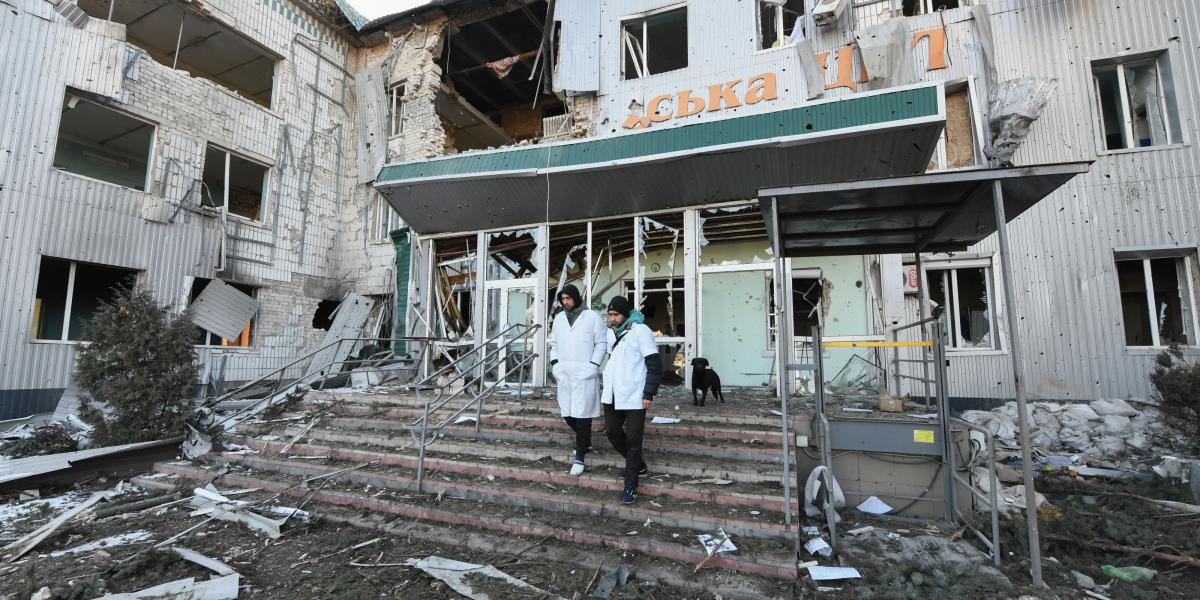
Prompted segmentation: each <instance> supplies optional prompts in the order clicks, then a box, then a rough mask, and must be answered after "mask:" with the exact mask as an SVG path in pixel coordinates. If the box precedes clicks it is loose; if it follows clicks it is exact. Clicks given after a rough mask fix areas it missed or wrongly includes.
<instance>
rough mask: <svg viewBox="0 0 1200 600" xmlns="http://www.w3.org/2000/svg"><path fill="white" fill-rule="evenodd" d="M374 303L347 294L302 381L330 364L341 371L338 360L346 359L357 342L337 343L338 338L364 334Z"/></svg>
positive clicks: (368, 299)
mask: <svg viewBox="0 0 1200 600" xmlns="http://www.w3.org/2000/svg"><path fill="white" fill-rule="evenodd" d="M373 304H374V301H372V300H371V299H370V298H364V297H362V296H359V295H358V294H355V293H353V292H351V293H349V294H346V298H345V299H344V300H342V303H341V304H340V305H339V306H338V309H337V314H335V315H334V317H333V324H332V325H330V327H329V331H327V332H326V333H325V339H323V340H321V346H320V348H323V350H321V351H320V352H318V353H317V354H316V356H313V359H312V362H310V363H309V364H308V369H306V370H305V371H304V377H302V378H301V381H304V382H308V381H311V377H312V376H313V375H316V374H318V373H320V372H321V371H322V370H324V369H326V368H327V367H329V366H330V365H333V366H332V369H331V370H333V371H340V370H341V366H340V365H338V364H336V363H337V362H338V361H342V360H345V359H346V357H347V356H349V355H350V352H351V351H353V350H354V347H355V344H354V343H352V342H347V343H345V344H335V343H334V342H337V341H338V340H343V339H347V338H356V337H362V336H363V327H365V326H366V324H367V319H368V318H370V316H371V306H372V305H373Z"/></svg>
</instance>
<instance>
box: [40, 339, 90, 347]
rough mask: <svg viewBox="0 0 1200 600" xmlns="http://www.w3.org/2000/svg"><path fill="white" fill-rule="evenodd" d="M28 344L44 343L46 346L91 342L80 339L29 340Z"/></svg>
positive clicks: (75, 344) (84, 344) (80, 344)
mask: <svg viewBox="0 0 1200 600" xmlns="http://www.w3.org/2000/svg"><path fill="white" fill-rule="evenodd" d="M29 343H30V344H46V345H48V346H86V345H88V344H90V343H91V342H85V341H82V340H29Z"/></svg>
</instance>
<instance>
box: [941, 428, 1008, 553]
mask: <svg viewBox="0 0 1200 600" xmlns="http://www.w3.org/2000/svg"><path fill="white" fill-rule="evenodd" d="M951 422H952V423H953V424H954V425H957V426H959V427H962V429H960V430H959V431H962V430H967V431H978V432H979V433H981V434H983V437H984V441H985V446H986V447H987V456H985V457H984V462H986V463H987V471H988V493H987V495H986V496H985V495H984V494H983V492H981V491H979V488H978V487H977V486H976V485H974V484H973V483H971V474H972V466H973V465H974V464H975V460H974V458H971V459H969V460H967V461H966V463H965V466H966V470H967V477H966V478H965V479H964V478H963V477H962V476H961V475H959V472H958V466H957V464H955V460H954V449H955V445H954V438H953V437H951V438H949V440H948V441H947V444H946V445H947V446H949V447H950V467H951V468H950V473H951V478H952V479H953V481H954V482H957V483H961V484H962V485H964V486H966V487H967V489H969V490H971V495H972V496H974V497H975V498H976V499H977V500H979V501H980V502H982V503H984V504H985V505H986V506H987V507H988V512H990V513H991V518H992V537H991V539H988V537H987V536H986V535H984V534H983V532H981V531H979V529H977V528H975V526H974V525H972V524H971V521H970V520H968V519H967V517H966V516H965V515H964V514H963V512H962V510H961V509H960V507H959V502H958V488H957V487H951V503H950V504H951V506H953V507H954V516H955V518H956V519H958V520H960V521H961V522H962V523H963V524H964V525H965V526H966V527H967V529H970V530H971V533H974V534H975V537H977V538H979V541H980V542H982V543H983V545H984V547H986V548H987V549H988V553H989V554H990V555H991V558H992V563H993V564H995V565H996V566H997V567H998V566H1000V504H999V495H1000V494H999V491H998V489H999V487H1000V478H999V477H998V476H997V475H996V436H994V435H992V432H991V431H989V430H988V429H987V428H984V427H980V426H978V425H975V424H972V423H969V422H967V421H964V420H962V419H959V418H953V419H951ZM967 439H968V440H970V444H971V446H974V440H973V439H972V438H971V436H970V434H968V435H967ZM952 485H953V484H952Z"/></svg>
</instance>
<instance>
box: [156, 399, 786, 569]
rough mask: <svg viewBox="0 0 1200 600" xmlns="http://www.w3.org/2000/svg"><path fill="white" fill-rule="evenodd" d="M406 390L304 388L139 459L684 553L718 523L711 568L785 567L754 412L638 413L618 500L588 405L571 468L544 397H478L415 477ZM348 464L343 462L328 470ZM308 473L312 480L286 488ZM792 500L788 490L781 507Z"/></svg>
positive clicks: (776, 492)
mask: <svg viewBox="0 0 1200 600" xmlns="http://www.w3.org/2000/svg"><path fill="white" fill-rule="evenodd" d="M422 405H423V400H421V399H418V398H417V397H416V396H415V395H413V394H385V393H349V394H343V393H319V394H310V395H309V397H308V398H307V399H306V400H305V401H303V402H301V403H298V404H297V405H294V406H292V407H290V408H289V411H292V412H288V413H284V414H283V415H279V416H276V417H275V418H274V419H273V420H271V421H266V422H256V423H249V422H248V423H245V424H243V425H242V426H241V427H239V429H238V430H237V431H235V432H232V433H231V434H228V436H227V437H226V439H225V440H224V441H225V442H226V443H227V445H228V446H229V448H230V449H229V450H227V451H226V452H219V453H212V454H209V455H207V456H205V457H203V458H202V459H200V460H197V461H193V462H190V463H178V462H176V463H160V464H159V465H156V467H155V469H156V470H157V471H158V472H160V473H166V474H169V475H172V476H174V477H178V478H184V479H189V480H195V481H207V480H208V479H211V478H213V477H218V479H217V481H218V482H222V481H223V482H224V485H227V486H237V487H253V488H260V489H262V490H266V491H284V490H286V491H284V494H285V495H290V496H295V497H307V496H308V495H309V494H311V495H312V497H311V500H310V502H311V503H313V504H314V505H319V506H322V507H325V509H328V510H341V511H354V510H357V511H363V510H365V511H368V512H370V513H376V514H380V515H392V516H399V517H403V518H405V519H415V520H420V521H423V522H426V523H436V524H438V525H440V526H463V525H466V526H471V527H476V528H479V529H482V530H486V531H489V532H492V533H495V534H501V535H503V534H517V535H532V536H538V537H549V538H552V539H555V540H559V541H561V542H564V543H574V544H580V545H584V546H595V547H599V548H613V549H620V550H624V551H632V552H637V553H640V554H642V555H645V556H649V557H657V559H661V560H668V561H687V562H690V563H692V564H695V563H697V562H699V561H701V560H703V559H704V558H705V556H706V555H705V551H704V549H703V548H702V547H701V545H700V544H699V542H698V541H697V540H696V536H697V535H699V534H704V533H708V534H716V532H717V531H718V530H724V531H725V532H726V533H729V534H730V535H731V536H733V538H732V539H733V541H734V543H735V544H736V545H737V546H738V548H739V551H738V552H736V553H732V554H722V555H721V556H719V557H718V558H717V559H714V562H715V563H716V564H717V565H718V566H719V567H721V568H727V569H732V570H735V571H738V572H739V573H744V574H751V575H763V576H768V577H776V578H787V579H790V578H793V577H794V576H795V569H794V563H795V555H794V553H793V545H792V544H793V541H792V539H793V538H792V536H791V535H790V534H789V531H788V527H787V526H786V525H785V515H784V512H783V506H784V504H783V497H782V495H783V490H782V487H781V484H780V479H781V470H782V464H781V459H782V457H783V453H782V450H781V448H780V440H781V436H780V433H779V431H778V420H775V419H773V418H772V417H770V416H766V417H759V416H755V415H747V414H737V413H736V411H735V410H725V411H719V409H718V410H714V411H713V412H711V413H709V412H706V413H704V414H693V415H690V416H687V417H680V418H683V419H684V421H683V422H681V423H678V424H671V425H647V431H646V442H645V445H646V451H647V462H648V464H649V465H650V471H651V474H650V476H648V477H643V478H642V481H641V484H640V488H639V498H638V501H637V502H636V503H635V504H633V505H622V504H620V503H619V502H618V501H617V500H618V497H619V495H620V492H621V487H622V482H621V481H620V480H619V479H618V478H617V477H616V472H617V469H618V468H620V467H623V466H624V459H622V458H621V457H620V456H619V455H617V454H616V453H615V452H613V451H612V450H611V449H609V446H608V441H607V440H606V439H605V436H604V434H603V433H602V431H601V428H602V422H601V420H599V419H598V420H596V422H595V423H594V427H595V428H596V432H595V434H594V436H593V447H594V449H595V450H594V452H592V453H591V454H589V455H588V468H587V471H585V473H584V474H583V476H580V477H574V476H571V475H569V474H568V473H567V470H568V469H569V467H570V463H571V460H572V450H571V448H572V446H573V443H574V434H573V433H571V432H570V431H569V430H568V429H567V427H566V425H565V424H564V423H563V422H562V420H561V419H560V417H559V416H558V408H557V405H556V404H555V403H554V402H553V401H552V400H547V399H544V398H530V397H521V398H515V399H505V398H503V397H500V398H497V399H492V400H489V402H488V404H487V405H486V406H485V409H484V413H483V422H482V425H481V426H480V427H479V431H476V428H475V425H474V424H473V423H469V424H463V425H452V426H447V427H445V428H443V429H442V430H441V432H440V433H439V435H437V436H436V438H435V439H431V440H429V443H428V444H427V445H426V447H425V461H426V462H425V477H424V481H423V483H422V485H421V486H418V484H417V481H416V479H417V478H416V470H417V465H418V460H419V451H420V450H419V448H418V447H417V446H418V444H417V443H416V441H415V439H414V437H413V436H412V435H411V434H410V433H409V431H408V430H407V429H406V427H405V426H406V425H407V424H409V423H411V422H413V421H414V420H416V419H418V418H419V416H420V410H421V407H422ZM656 408H657V407H656ZM689 408H692V407H689ZM709 408H712V407H711V406H710V407H705V409H709ZM705 409H698V410H705ZM451 412H452V410H451V411H450V412H442V413H440V414H441V419H444V418H445V416H446V415H449V414H451ZM656 412H657V410H656ZM466 414H470V415H471V416H474V414H475V411H470V412H469V413H466ZM439 420H440V419H439ZM293 440H296V442H295V443H292V441H293ZM289 446H290V447H289ZM285 447H287V448H288V449H287V452H286V453H283V452H282V450H283V449H284V448H285ZM367 463H369V464H367ZM364 465H365V466H364ZM351 467H358V468H355V469H353V470H348V471H345V472H340V473H339V471H341V470H343V469H348V468H351ZM324 475H329V476H328V477H324V478H322V479H321V480H320V481H321V483H320V484H314V485H313V486H311V487H308V488H296V489H290V490H289V489H288V488H289V486H292V485H295V484H296V483H298V482H300V481H303V480H304V479H308V478H312V477H319V476H324ZM796 504H797V503H796V500H795V499H793V501H792V514H793V515H795V514H796ZM793 527H794V526H793ZM710 564H712V563H710Z"/></svg>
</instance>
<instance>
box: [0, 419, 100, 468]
mask: <svg viewBox="0 0 1200 600" xmlns="http://www.w3.org/2000/svg"><path fill="white" fill-rule="evenodd" d="M91 440H92V426H91V425H88V424H87V423H84V422H83V421H81V420H80V419H79V418H78V417H75V416H74V415H71V416H68V417H66V418H65V419H59V420H56V421H52V422H50V423H46V424H44V425H40V426H34V425H32V424H29V423H26V424H23V425H19V426H17V427H14V428H12V429H10V430H8V431H5V432H3V433H0V460H2V459H4V458H26V457H29V456H42V455H46V454H56V453H59V452H73V451H75V450H83V449H85V448H87V447H89V446H90V445H91Z"/></svg>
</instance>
